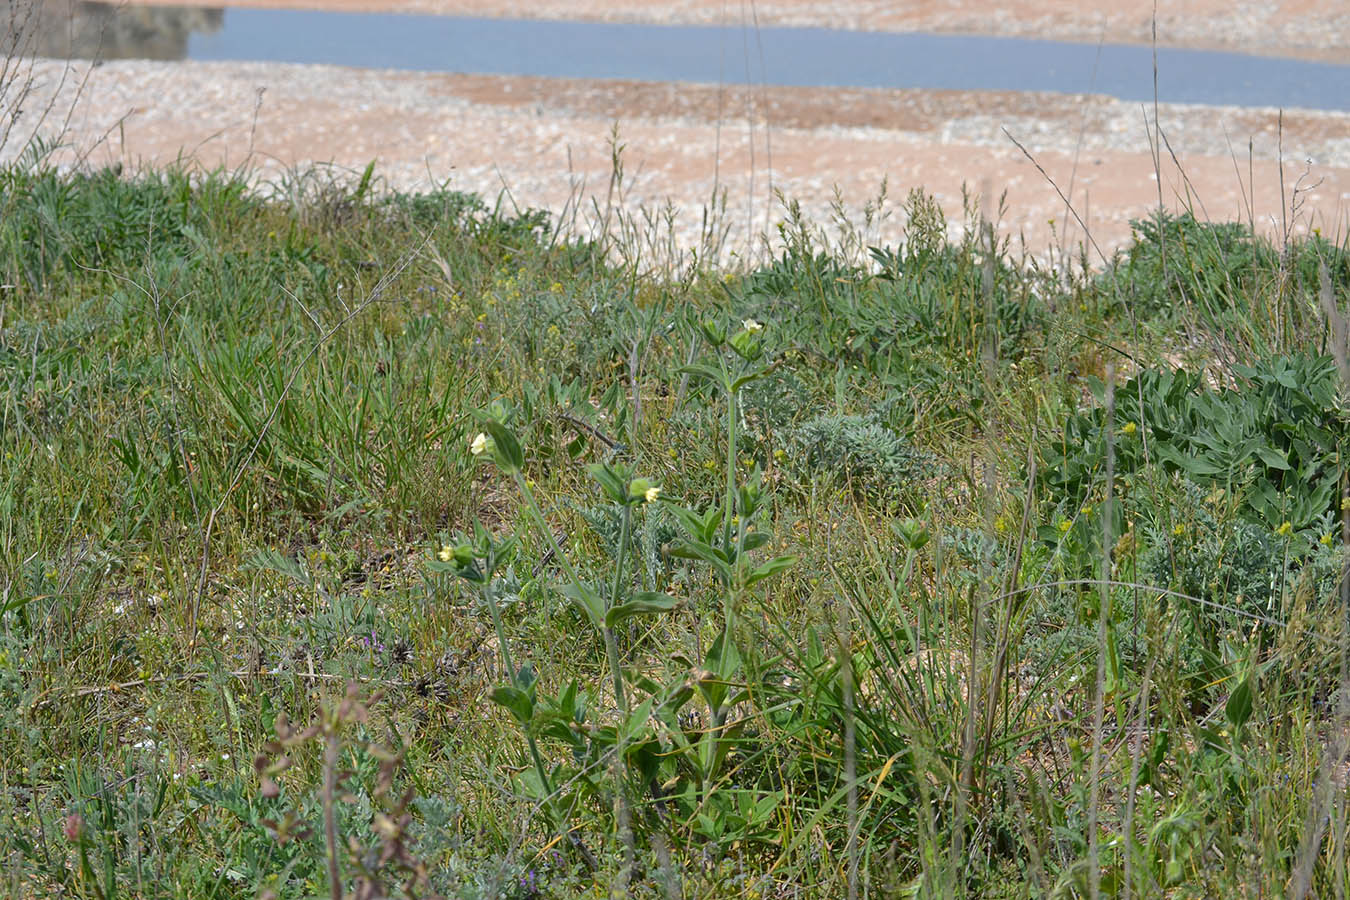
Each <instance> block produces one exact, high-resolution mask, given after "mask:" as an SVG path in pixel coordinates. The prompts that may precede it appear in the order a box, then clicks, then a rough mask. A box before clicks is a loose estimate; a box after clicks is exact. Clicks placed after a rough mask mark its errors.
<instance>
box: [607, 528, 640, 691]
mask: <svg viewBox="0 0 1350 900" xmlns="http://www.w3.org/2000/svg"><path fill="white" fill-rule="evenodd" d="M632 524H633V506H632V504H631V503H625V504H624V507H623V526H622V527H621V528H620V529H619V552H618V553H617V554H616V555H615V561H614V589H613V590H612V591H611V592H610V595H609V608H610V609H613V608H614V607H616V606H618V605H619V603H620V599H621V598H620V596H619V591H620V590H622V589H623V566H624V561H625V558H626V557H627V555H628V552H627V551H628V537H629V532H630V530H631V528H632ZM605 655H606V656H607V657H609V668H610V672H611V674H612V675H613V676H614V703H615V704H616V705H617V706H618V707H619V712H621V713H623V714H624V715H625V716H627V715H628V692H627V691H626V690H625V689H624V684H623V667H622V666H621V665H620V662H619V645H618V642H617V641H616V640H615V638H614V629H613V628H610V627H609V626H608V625H606V626H605Z"/></svg>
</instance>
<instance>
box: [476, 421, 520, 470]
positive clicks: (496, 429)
mask: <svg viewBox="0 0 1350 900" xmlns="http://www.w3.org/2000/svg"><path fill="white" fill-rule="evenodd" d="M483 427H484V428H485V429H487V433H488V434H490V435H491V436H492V441H493V443H494V444H496V452H495V458H496V460H497V465H499V466H501V468H502V470H503V471H506V472H519V471H520V470H521V469H523V468H525V451H523V450H521V449H520V441H519V440H517V439H516V436H515V433H514V432H512V431H511V429H509V428H507V427H506V426H505V425H503V424H502V423H501V422H498V421H496V420H495V419H489V418H484V419H483Z"/></svg>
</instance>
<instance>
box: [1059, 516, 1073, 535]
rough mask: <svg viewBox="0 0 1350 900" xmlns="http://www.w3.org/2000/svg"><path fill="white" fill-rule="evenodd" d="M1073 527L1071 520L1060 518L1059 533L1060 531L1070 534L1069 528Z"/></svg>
mask: <svg viewBox="0 0 1350 900" xmlns="http://www.w3.org/2000/svg"><path fill="white" fill-rule="evenodd" d="M1072 527H1073V523H1072V522H1070V521H1069V520H1068V519H1061V520H1060V523H1059V533H1060V534H1068V533H1069V529H1070V528H1072Z"/></svg>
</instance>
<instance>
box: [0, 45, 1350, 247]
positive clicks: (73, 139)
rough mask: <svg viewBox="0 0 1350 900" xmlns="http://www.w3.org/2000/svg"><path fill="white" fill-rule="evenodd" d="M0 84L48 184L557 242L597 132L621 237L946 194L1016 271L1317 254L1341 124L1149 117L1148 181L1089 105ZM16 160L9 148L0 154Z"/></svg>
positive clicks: (1344, 124)
mask: <svg viewBox="0 0 1350 900" xmlns="http://www.w3.org/2000/svg"><path fill="white" fill-rule="evenodd" d="M18 75H19V76H20V78H21V80H25V81H26V80H28V79H29V78H31V90H30V91H29V96H28V97H27V98H26V100H25V102H24V103H23V106H24V108H25V110H27V111H28V112H27V113H26V114H25V116H24V117H23V118H21V119H20V125H21V126H26V127H27V129H28V130H31V129H32V127H33V126H34V124H35V123H36V121H37V119H38V117H37V116H36V115H35V114H33V111H37V110H44V109H48V108H50V109H51V113H50V114H49V115H48V116H47V117H46V119H45V121H44V122H43V123H42V126H41V130H42V131H43V132H44V133H46V134H48V135H55V134H57V133H62V134H63V141H64V143H65V146H66V148H67V149H65V150H63V151H62V152H61V153H60V154H58V156H57V159H58V160H60V161H61V162H62V163H63V164H73V163H75V162H80V163H82V164H85V165H103V164H109V163H113V162H120V163H122V164H124V165H125V166H128V167H133V168H134V167H135V166H137V165H140V164H155V165H162V164H165V163H168V162H172V161H174V160H176V159H178V158H180V157H188V158H191V159H192V160H193V161H194V163H195V164H197V165H201V166H205V167H215V166H226V167H231V168H233V167H236V166H240V165H243V164H247V165H248V166H249V167H250V170H251V172H252V177H253V178H254V179H256V180H258V181H259V182H270V183H273V184H277V183H279V180H280V179H281V177H282V176H283V175H284V174H285V173H287V172H295V171H300V170H303V169H305V168H306V167H309V166H311V165H312V164H315V163H331V164H333V165H334V166H335V167H336V171H337V172H338V174H339V177H341V174H342V172H343V171H344V170H346V171H351V170H354V171H358V172H359V170H360V169H362V168H363V167H364V166H365V165H366V163H368V162H369V161H370V160H372V159H374V160H377V162H378V171H379V173H380V174H381V175H382V176H383V178H384V179H385V180H386V181H387V183H388V184H389V185H391V186H395V187H399V188H426V187H429V186H431V185H433V184H448V185H449V186H451V187H454V188H457V189H461V190H472V191H477V192H480V193H482V194H485V195H487V196H490V197H491V196H496V195H497V194H498V193H499V192H501V191H503V190H504V189H509V197H508V201H513V202H516V203H518V204H520V205H521V206H533V205H540V206H546V207H549V208H551V209H553V210H555V211H560V210H564V209H566V208H568V207H569V204H570V208H571V209H573V210H574V211H575V210H578V209H579V210H580V213H579V215H578V219H577V221H578V225H579V226H581V227H585V225H586V221H587V215H588V213H589V211H590V210H591V209H592V207H591V205H590V204H591V201H592V199H594V200H595V201H596V202H600V203H603V202H605V198H606V197H607V196H608V192H607V186H608V183H609V176H610V172H611V147H610V141H611V138H612V135H613V133H614V129H615V128H616V127H617V129H618V134H619V137H620V141H621V142H622V144H623V145H624V151H623V156H622V159H623V162H624V172H625V181H624V191H623V192H622V196H623V200H624V204H625V208H626V209H627V210H628V211H629V212H630V213H631V214H632V215H633V216H634V217H635V221H641V216H640V211H641V210H642V209H645V210H646V211H647V212H648V214H650V215H653V216H654V215H655V211H656V210H658V209H660V208H661V207H662V206H663V205H665V203H666V201H667V200H669V201H670V202H671V203H672V204H673V206H674V207H675V208H677V210H678V212H677V213H675V214H674V215H673V217H672V218H671V219H670V224H671V227H672V229H673V232H674V236H675V239H676V242H677V243H678V244H680V245H682V246H685V247H688V246H692V245H693V244H694V243H695V242H696V241H697V239H698V236H699V234H700V229H701V225H702V222H703V215H704V212H705V206H706V205H707V204H708V203H709V200H710V198H712V197H713V196H714V192H715V190H716V191H720V190H723V189H724V190H725V191H726V208H725V211H724V212H723V213H722V215H721V218H722V221H724V222H725V223H726V225H727V226H728V227H729V228H730V229H731V241H730V246H731V247H734V248H737V249H738V250H739V251H740V252H746V250H747V249H748V247H749V246H750V238H751V236H753V235H758V234H762V233H769V234H772V233H773V231H774V227H775V225H776V223H777V222H779V221H781V219H782V217H783V215H784V210H783V205H782V203H781V202H780V200H779V199H778V198H777V194H778V193H779V192H781V194H782V195H783V196H784V197H787V198H792V199H795V200H798V201H800V203H801V206H802V209H803V210H804V212H805V213H806V214H807V215H808V217H810V218H811V219H813V220H814V221H816V222H819V223H829V222H830V221H831V219H832V205H833V204H834V203H835V201H836V200H838V201H839V202H841V203H842V205H843V207H844V208H846V209H847V210H850V211H851V212H850V213H849V215H850V216H851V218H852V219H853V220H854V221H855V222H857V223H860V222H861V219H862V216H861V210H862V208H863V206H864V204H866V203H867V202H868V201H869V200H870V199H872V198H874V197H875V196H876V195H877V194H878V191H879V189H880V188H881V185H882V184H883V181H884V182H886V183H887V184H888V185H889V189H890V196H891V199H892V204H891V206H892V207H896V206H897V205H898V204H897V203H896V202H895V201H898V200H901V199H903V196H904V195H905V193H907V192H908V191H909V190H910V189H911V188H914V187H923V188H925V189H926V190H928V191H929V192H930V193H933V194H934V195H935V196H937V197H938V199H939V200H941V201H942V203H943V205H944V207H945V208H946V209H947V211H948V214H949V216H950V217H952V219H953V222H952V229H953V231H954V232H957V231H959V230H960V228H961V227H962V225H961V217H962V208H963V191H965V190H970V191H980V190H988V191H991V192H992V194H993V195H995V196H999V195H1004V208H1005V212H1004V213H1003V215H1002V216H1001V218H1000V220H999V224H1000V228H1001V230H1002V233H1003V234H1004V235H1005V236H1007V237H1009V238H1010V239H1011V240H1012V241H1013V242H1014V246H1015V247H1016V245H1017V243H1018V242H1021V243H1023V244H1024V246H1025V248H1026V249H1027V251H1028V252H1030V253H1032V254H1034V255H1037V256H1044V255H1046V254H1048V253H1050V250H1049V249H1048V248H1052V247H1056V246H1058V247H1062V248H1072V247H1073V246H1074V245H1075V244H1076V243H1078V242H1079V241H1081V240H1082V239H1083V232H1082V230H1081V229H1080V228H1079V226H1078V223H1077V221H1076V218H1077V217H1081V218H1082V219H1083V220H1085V221H1086V223H1087V225H1088V228H1089V231H1090V235H1091V240H1092V241H1093V242H1095V244H1096V246H1097V247H1098V248H1100V250H1101V252H1102V253H1106V254H1109V252H1110V250H1111V248H1113V247H1116V246H1119V245H1120V244H1121V243H1123V242H1124V241H1126V240H1128V237H1129V225H1128V222H1129V219H1130V218H1136V217H1139V216H1142V215H1146V214H1147V212H1148V210H1149V209H1150V208H1151V207H1155V206H1156V205H1157V203H1158V201H1159V198H1160V196H1161V198H1162V200H1163V202H1165V203H1167V204H1168V205H1170V206H1172V207H1174V208H1176V207H1179V206H1182V205H1190V206H1194V207H1195V208H1196V210H1197V212H1199V213H1200V214H1202V215H1207V216H1209V217H1211V218H1215V219H1233V218H1240V219H1242V220H1244V221H1246V220H1249V219H1250V220H1252V221H1254V222H1255V223H1256V224H1257V226H1258V227H1259V228H1262V229H1264V230H1266V231H1268V232H1280V231H1281V230H1283V228H1284V227H1286V226H1285V224H1284V223H1285V222H1286V220H1287V221H1288V222H1289V226H1288V227H1290V228H1291V230H1294V231H1302V230H1306V229H1309V228H1313V227H1317V228H1320V229H1322V231H1323V232H1325V233H1328V234H1339V233H1341V232H1342V231H1343V230H1344V228H1343V225H1344V222H1345V215H1346V211H1347V209H1348V208H1350V206H1348V205H1347V201H1348V200H1350V116H1346V115H1343V114H1337V113H1322V112H1311V111H1291V112H1288V113H1286V114H1285V115H1284V116H1283V121H1282V123H1281V120H1280V117H1279V115H1278V114H1277V112H1276V111H1274V110H1261V109H1235V108H1216V107H1203V106H1182V105H1164V106H1162V107H1160V108H1159V110H1158V117H1159V121H1160V123H1161V126H1162V129H1163V134H1164V136H1165V138H1166V145H1165V146H1164V147H1163V149H1162V151H1161V154H1160V161H1159V163H1158V166H1157V169H1156V172H1155V164H1154V159H1153V155H1152V154H1151V153H1150V150H1149V147H1150V129H1149V128H1148V127H1147V125H1146V122H1147V120H1148V119H1149V118H1150V117H1151V116H1152V110H1151V109H1142V108H1141V107H1140V106H1139V105H1138V104H1131V103H1125V102H1121V101H1116V100H1113V99H1110V98H1105V97H1100V96H1066V95H1036V94H1024V93H1012V92H951V91H945V92H944V91H931V92H925V91H881V90H863V89H833V88H815V89H797V88H769V89H760V88H756V89H753V90H740V89H730V88H727V89H723V88H719V87H717V86H707V85H703V86H700V85H681V84H650V83H635V82H620V81H568V80H560V79H542V78H523V77H492V76H466V75H442V74H423V73H408V72H391V71H369V70H352V69H344V68H340V67H328V66H294V65H282V64H271V63H243V64H241V63H183V62H143V61H126V62H123V61H118V62H108V63H104V64H102V65H99V66H96V67H93V68H91V67H90V66H88V64H64V63H59V62H54V61H37V62H34V63H31V64H27V65H25V66H24V67H22V68H21V69H19V70H18ZM77 99H78V102H76V101H77ZM1281 124H1282V130H1281ZM1010 135H1011V136H1012V137H1014V138H1016V139H1017V140H1018V141H1019V142H1021V144H1022V145H1023V146H1024V147H1025V148H1026V151H1027V152H1028V153H1029V154H1030V155H1031V156H1032V157H1034V159H1035V162H1036V164H1039V166H1040V167H1041V169H1043V170H1044V173H1042V172H1041V171H1040V170H1038V168H1037V167H1036V165H1034V164H1033V163H1032V162H1030V161H1029V160H1028V159H1027V156H1026V155H1025V154H1024V153H1023V152H1022V150H1020V149H1018V147H1017V146H1015V145H1014V144H1013V143H1012V141H1011V140H1010V137H1009V136H1010ZM24 139H25V131H24V128H22V127H21V128H20V129H17V130H16V131H15V133H13V134H11V135H10V138H9V140H8V142H7V143H6V144H5V145H4V147H3V148H0V155H5V154H7V155H9V156H13V155H14V154H15V153H16V152H17V150H18V148H19V147H21V146H22V144H23V142H24ZM1281 159H1282V160H1283V161H1284V162H1283V167H1282V171H1281V165H1280V162H1279V160H1281ZM1158 175H1160V176H1161V181H1159V179H1158V177H1157V176H1158ZM1051 180H1053V182H1054V185H1058V187H1059V189H1060V190H1062V191H1063V192H1064V193H1065V194H1068V195H1070V196H1071V197H1072V199H1073V211H1072V212H1071V211H1069V210H1067V209H1066V207H1065V205H1064V203H1063V201H1062V200H1061V199H1060V198H1059V195H1058V194H1057V192H1056V188H1055V186H1053V185H1052V184H1051V183H1050V181H1051ZM1005 192H1006V193H1005ZM578 199H580V200H581V202H580V203H578V202H577V201H578ZM991 205H992V204H991ZM1291 205H1292V207H1293V213H1292V215H1291V214H1290V208H1291ZM1074 213H1076V214H1077V217H1076V216H1075V215H1074ZM902 218H903V217H902V215H901V214H900V213H899V211H898V210H896V211H895V214H894V215H892V216H891V217H890V218H888V219H886V220H885V221H883V222H882V223H881V225H880V226H879V227H877V228H874V229H873V230H872V231H871V232H870V233H869V234H868V235H866V240H868V241H871V242H880V241H891V242H893V241H895V240H897V239H898V238H899V236H900V234H901V233H902V229H903V221H902ZM1098 259H1099V257H1098Z"/></svg>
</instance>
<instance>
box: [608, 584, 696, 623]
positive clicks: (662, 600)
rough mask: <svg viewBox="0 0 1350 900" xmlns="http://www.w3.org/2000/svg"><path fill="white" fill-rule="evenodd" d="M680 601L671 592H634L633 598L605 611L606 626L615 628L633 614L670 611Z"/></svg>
mask: <svg viewBox="0 0 1350 900" xmlns="http://www.w3.org/2000/svg"><path fill="white" fill-rule="evenodd" d="M679 602H680V601H679V600H677V599H676V598H674V597H672V596H670V595H669V594H658V593H656V592H655V591H642V592H640V593H637V594H634V595H633V596H632V598H630V599H629V600H628V601H626V602H624V603H620V604H619V605H618V606H615V607H613V608H612V609H610V611H609V612H607V613H605V627H606V628H613V627H614V626H615V625H617V624H619V623H620V622H622V621H623V620H624V619H631V618H632V617H633V616H641V615H647V614H650V613H663V612H670V611H671V610H672V609H674V608H675V604H677V603H679Z"/></svg>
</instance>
